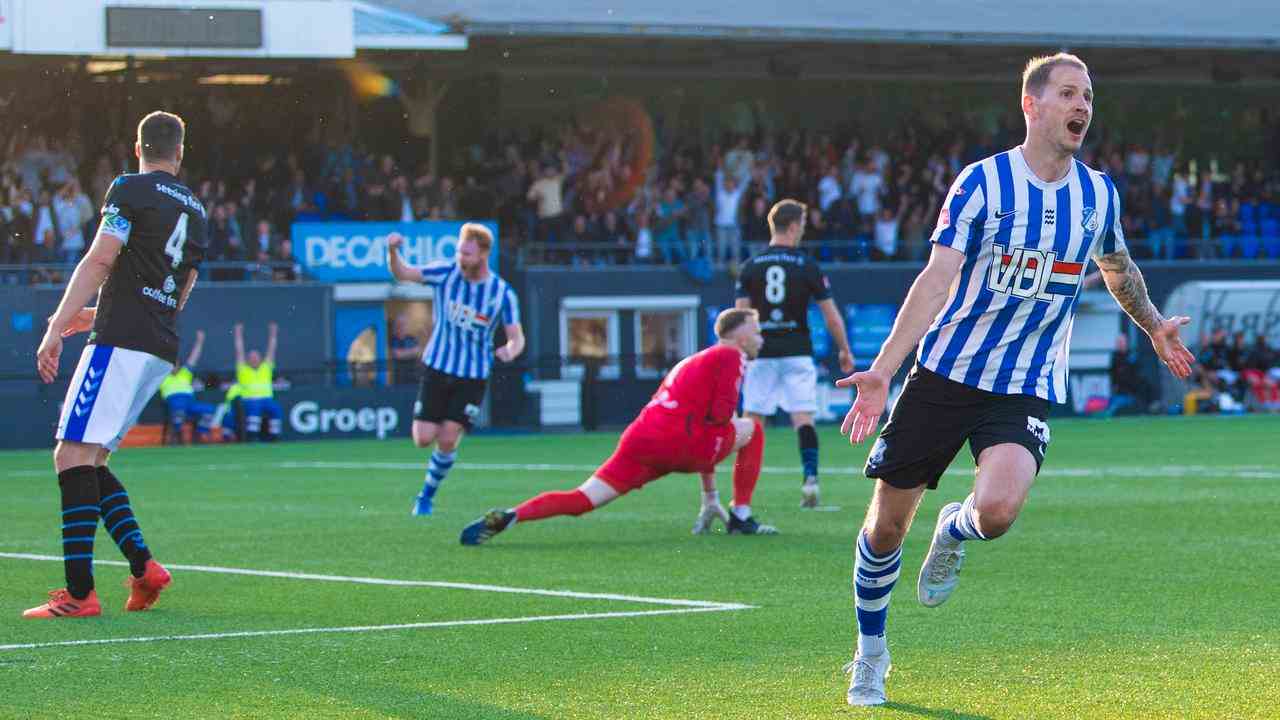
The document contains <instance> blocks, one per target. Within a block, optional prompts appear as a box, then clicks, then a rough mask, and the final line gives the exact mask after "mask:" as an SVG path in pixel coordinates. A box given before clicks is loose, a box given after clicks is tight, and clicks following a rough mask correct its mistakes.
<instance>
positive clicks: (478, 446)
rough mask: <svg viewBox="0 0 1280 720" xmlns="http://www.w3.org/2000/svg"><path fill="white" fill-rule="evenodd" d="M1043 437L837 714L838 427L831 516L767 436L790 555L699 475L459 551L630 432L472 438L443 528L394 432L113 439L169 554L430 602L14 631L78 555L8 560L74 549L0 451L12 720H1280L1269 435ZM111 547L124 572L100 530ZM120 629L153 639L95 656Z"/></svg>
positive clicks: (374, 601) (411, 455)
mask: <svg viewBox="0 0 1280 720" xmlns="http://www.w3.org/2000/svg"><path fill="white" fill-rule="evenodd" d="M1053 434H1054V437H1053V444H1052V445H1051V447H1050V449H1049V458H1048V461H1047V463H1046V465H1045V472H1044V473H1043V474H1042V475H1041V477H1040V478H1039V480H1038V481H1037V483H1036V486H1035V488H1034V489H1033V491H1032V494H1031V499H1030V501H1029V503H1028V505H1027V507H1026V510H1025V512H1024V513H1023V516H1022V517H1021V519H1020V520H1019V521H1018V524H1017V525H1016V526H1015V527H1014V529H1013V530H1012V531H1011V533H1010V534H1009V535H1007V536H1006V537H1004V538H1001V539H1000V540H998V541H996V542H992V543H988V544H978V543H971V544H970V546H969V557H968V560H967V562H966V566H965V571H964V574H963V575H962V582H961V585H960V588H959V590H958V591H957V593H956V595H955V596H954V597H953V598H952V599H951V601H950V602H949V603H947V604H946V605H944V606H943V607H941V608H938V609H933V610H930V609H926V608H924V607H922V606H920V605H919V604H918V603H917V602H916V600H915V597H914V595H915V593H914V590H915V578H916V573H917V571H918V569H919V564H920V560H921V557H922V555H923V553H924V550H925V549H926V547H927V542H928V537H929V532H930V530H931V528H932V526H933V519H934V516H935V514H936V512H937V510H938V508H939V507H940V506H941V505H942V504H943V503H944V502H947V501H950V500H958V499H961V498H963V497H964V495H965V494H966V493H967V492H968V490H969V487H970V484H971V477H970V475H969V469H970V468H971V465H972V464H971V462H970V460H969V458H968V455H967V451H965V453H964V454H962V456H961V457H960V458H959V459H958V460H957V462H956V465H955V467H954V468H953V470H952V472H951V473H950V474H949V475H948V476H947V477H946V478H945V479H944V480H943V484H942V487H941V489H940V490H939V491H938V492H934V493H929V494H928V495H927V497H926V499H925V502H924V504H923V506H922V508H921V514H920V517H919V518H918V521H917V522H916V524H915V526H914V528H913V529H912V531H911V533H910V536H909V537H908V539H907V542H906V547H905V551H904V561H903V573H902V580H901V581H900V582H899V584H898V587H897V589H896V591H895V593H894V596H893V601H892V604H891V606H890V612H889V641H890V648H891V651H892V653H893V659H894V664H895V668H894V670H893V672H892V674H891V675H890V676H889V683H888V692H889V698H890V701H891V704H890V705H889V706H886V707H884V708H880V709H874V710H864V709H852V708H848V707H846V706H845V703H844V695H845V689H846V687H847V679H846V677H845V676H844V675H843V674H842V673H841V672H840V668H841V665H842V664H843V663H845V662H846V661H847V660H849V658H850V655H851V652H852V638H853V632H854V630H853V604H852V600H851V593H850V564H851V549H852V543H853V538H854V534H855V531H856V529H857V527H858V525H859V524H860V522H861V520H862V515H863V511H864V509H865V506H866V503H867V500H868V497H869V493H870V489H871V484H870V482H869V481H867V480H865V479H863V478H862V477H861V475H860V473H856V472H855V471H854V468H857V467H859V466H860V465H861V462H862V460H863V459H864V458H865V456H866V452H867V446H865V445H864V446H863V447H861V448H850V447H849V446H848V445H847V443H845V442H844V441H843V439H842V438H840V437H839V436H838V434H837V433H836V431H835V429H834V428H832V427H827V428H823V429H822V430H821V436H822V461H823V464H824V467H825V471H824V474H823V503H824V505H827V506H838V508H839V509H838V510H835V509H832V510H830V511H827V512H810V511H802V510H800V509H799V507H798V501H799V498H800V495H799V471H798V457H797V455H798V454H797V452H796V449H795V445H796V441H795V436H794V434H793V433H792V432H791V431H790V430H787V429H783V428H775V429H772V430H771V431H770V434H769V438H768V445H767V449H766V456H765V464H766V465H767V466H769V468H768V469H769V470H770V471H769V472H767V473H766V474H765V475H764V476H763V478H762V480H761V484H760V488H759V490H758V492H757V496H756V502H755V508H756V511H757V514H758V516H759V517H760V518H761V519H762V520H764V521H766V522H770V523H774V524H776V525H777V526H778V527H779V528H780V530H781V532H782V534H781V535H779V536H777V537H758V538H750V537H748V538H743V537H728V536H726V535H724V534H723V533H722V532H721V533H718V534H716V535H713V536H707V537H693V536H691V535H690V534H689V526H690V524H691V522H692V521H693V518H694V515H695V513H696V510H697V503H698V488H697V481H696V479H695V478H693V477H690V476H673V477H669V478H666V479H663V480H660V481H658V482H657V483H655V484H653V485H650V486H649V487H648V488H646V489H644V490H643V491H642V492H639V493H636V494H634V495H632V496H628V497H625V498H623V499H621V500H619V501H617V502H616V503H614V504H613V505H612V506H610V507H607V508H604V509H602V510H600V511H598V512H596V513H593V514H590V515H587V516H585V517H582V518H577V519H575V518H556V519H552V520H547V521H545V522H539V523H530V524H529V525H527V526H517V527H515V528H514V529H513V530H511V531H510V532H508V533H505V534H503V535H501V536H499V537H498V538H496V539H495V540H494V541H493V542H492V543H491V544H489V545H487V546H484V547H480V548H467V547H461V546H460V545H459V544H458V540H457V538H458V532H459V530H460V529H461V528H462V526H463V525H465V524H466V523H467V522H469V521H471V520H472V519H473V518H475V517H477V516H478V515H479V514H480V513H482V512H483V511H484V510H486V509H488V508H490V507H494V506H504V507H505V506H510V505H513V504H515V503H517V502H518V501H520V500H523V499H524V498H526V497H528V496H530V495H532V494H535V493H537V492H540V491H542V490H547V489H567V488H571V487H574V486H576V485H577V484H578V483H579V482H581V480H582V479H583V478H584V477H585V476H586V475H587V472H585V471H583V470H581V469H579V468H578V466H582V467H592V466H594V465H596V464H598V463H599V462H600V461H601V460H603V459H604V457H605V456H606V455H607V454H608V452H609V451H610V450H611V449H612V446H613V443H614V440H615V437H616V436H614V435H610V434H585V435H516V436H477V437H473V438H468V439H467V440H466V441H465V443H464V444H463V447H462V449H461V454H460V457H459V463H460V465H459V466H458V467H457V468H456V469H455V470H454V471H453V473H452V475H451V476H450V477H449V479H448V481H447V482H446V484H445V486H444V487H443V489H442V491H441V493H440V495H439V496H438V509H437V512H436V515H435V516H434V517H432V518H429V519H422V518H413V517H410V515H409V508H410V506H411V501H412V498H413V496H414V494H415V493H416V492H417V491H418V488H419V487H420V483H421V477H422V471H421V464H422V462H423V461H424V460H425V457H424V454H423V453H422V452H420V451H418V450H415V449H414V448H413V447H412V446H411V445H410V443H409V442H408V441H394V442H372V441H371V442H328V443H307V444H293V445H274V446H250V447H242V446H235V447H207V448H206V447H198V448H176V449H155V450H129V451H125V452H122V453H120V454H119V456H118V457H117V458H116V460H115V461H114V462H113V467H114V468H115V470H116V472H117V474H118V475H119V476H120V478H121V480H122V481H123V482H124V483H125V484H126V486H127V487H128V488H129V490H130V494H131V496H132V500H133V504H134V508H135V510H136V511H137V513H138V517H139V520H140V521H141V524H142V528H143V530H144V531H145V533H146V537H147V540H148V542H149V543H150V544H151V546H152V548H153V549H154V550H155V552H156V555H157V558H158V559H160V560H161V561H162V562H164V563H166V564H170V565H183V566H211V567H217V568H236V569H251V570H260V571H276V572H280V573H286V574H289V573H293V574H310V575H323V576H343V577H360V578H375V579H385V580H404V581H427V582H426V583H424V584H416V585H415V584H412V583H411V584H402V585H396V584H387V583H356V582H347V581H334V580H325V579H319V578H299V577H285V576H270V575H268V576H263V575H249V574H239V573H220V572H209V571H207V570H197V569H194V568H192V569H185V570H183V569H175V570H174V578H175V581H174V585H173V586H172V587H171V588H170V589H169V590H168V591H167V592H166V593H165V594H164V596H163V597H162V599H161V602H160V603H159V605H158V606H157V607H156V608H155V609H154V610H153V611H151V612H147V613H137V614H129V615H126V614H125V613H124V612H123V604H124V598H125V595H126V591H125V590H124V588H123V587H122V582H123V580H124V577H125V574H126V572H127V571H126V569H125V568H124V567H121V566H119V565H107V564H100V565H99V566H98V569H97V583H98V590H99V595H100V597H101V598H102V602H103V606H104V608H103V611H104V614H103V616H102V617H101V618H97V619H90V620H79V621H54V622H35V621H24V620H22V619H21V618H20V614H21V611H22V610H23V609H25V608H27V607H30V606H32V605H35V604H37V603H38V602H40V601H42V600H43V599H44V594H45V591H46V590H49V589H52V588H54V587H58V586H60V585H61V584H62V579H61V578H62V566H61V563H60V562H51V561H41V560H37V559H23V558H18V557H14V555H21V554H29V555H44V556H53V555H56V554H57V553H59V552H60V548H61V546H60V543H59V537H58V529H57V528H58V500H57V492H56V483H55V479H54V477H53V475H52V472H51V470H50V463H49V457H48V454H47V453H44V452H11V453H4V454H0V484H2V487H3V489H4V491H5V492H4V499H5V508H4V512H3V513H2V514H0V518H3V523H2V524H3V532H0V553H3V554H4V555H3V556H0V577H3V582H2V583H0V646H3V647H4V649H0V717H3V718H60V719H61V718H68V717H94V718H116V717H119V718H140V717H158V718H160V717H162V718H211V717H234V718H276V717H289V718H309V719H310V718H448V719H449V720H463V719H467V718H475V719H484V720H489V719H502V718H511V719H515V718H547V719H552V720H574V719H578V718H672V719H677V718H678V719H681V720H683V719H688V718H708V719H711V718H716V719H719V718H743V719H746V718H752V719H755V718H962V719H976V718H1037V719H1040V718H1071V719H1076V718H1182V717H1197V718H1214V719H1217V718H1236V717H1238V718H1275V717H1278V716H1280V709H1278V708H1280V600H1278V599H1277V598H1278V596H1280V592H1278V591H1280V573H1277V570H1278V569H1280V561H1278V560H1277V558H1278V557H1280V554H1278V553H1277V548H1280V531H1278V530H1277V527H1278V524H1277V520H1278V519H1280V419H1277V418H1266V417H1256V418H1234V419H1223V418H1185V419H1184V418H1153V419H1133V420H1113V421H1070V420H1060V421H1057V422H1055V423H1053ZM540 464H541V465H543V467H535V466H537V465H540ZM477 465H482V466H486V467H483V468H477V467H475V466H477ZM499 468H501V469H499ZM720 487H721V493H722V496H724V497H725V498H726V499H727V497H728V495H729V492H730V487H731V484H730V478H729V471H728V468H725V469H723V470H722V472H721V477H720ZM97 556H98V558H99V559H104V560H107V559H109V560H112V561H118V560H120V557H119V554H118V552H117V551H116V550H115V548H114V545H113V544H112V542H111V540H110V538H109V537H108V536H107V535H106V533H105V532H99V534H98V543H97ZM431 582H437V583H459V584H463V585H488V586H498V587H500V588H536V589H544V590H553V591H570V592H571V593H582V594H587V596H586V597H578V596H572V595H570V596H565V595H558V594H527V593H511V592H495V591H493V590H491V589H490V590H486V589H479V588H472V587H457V586H442V585H438V584H436V585H433V584H430V583H431ZM592 594H604V595H623V596H642V597H648V598H664V599H676V600H686V601H703V602H704V603H707V604H704V605H697V604H694V605H690V604H679V603H677V604H674V605H673V604H666V605H663V604H654V603H645V602H636V601H633V600H629V599H625V598H623V599H617V598H608V597H604V598H602V597H592V596H591V595H592ZM737 605H747V606H752V607H750V608H747V609H734V608H735V607H736V606H737ZM654 611H663V612H665V613H666V614H653V613H654ZM584 614H585V615H593V616H596V617H592V618H587V619H583V618H576V617H574V616H578V615H584ZM528 618H544V619H540V620H528ZM499 619H501V620H508V621H510V622H503V623H495V622H491V621H493V620H499ZM460 621H482V622H476V623H471V624H462V623H461V622H460ZM388 625H392V626H394V625H409V626H411V627H402V628H400V629H386V628H384V627H382V626H388ZM352 628H356V629H354V630H353V629H352ZM335 629H336V630H335ZM298 630H315V631H321V632H305V633H300V632H291V631H298ZM281 631H290V632H283V633H282V632H281ZM191 636H200V637H191ZM147 638H155V639H147ZM163 638H168V639H163ZM175 638H177V639H175ZM126 639H143V640H142V641H138V642H109V643H96V644H83V641H94V640H112V641H115V640H126ZM73 642H76V643H82V644H67V643H73ZM30 645H38V647H14V646H30Z"/></svg>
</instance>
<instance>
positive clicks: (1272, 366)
mask: <svg viewBox="0 0 1280 720" xmlns="http://www.w3.org/2000/svg"><path fill="white" fill-rule="evenodd" d="M1242 374H1243V376H1244V381H1245V385H1247V386H1248V388H1249V391H1250V393H1251V394H1252V395H1253V397H1254V399H1255V400H1256V401H1257V402H1258V404H1260V405H1261V406H1262V407H1263V408H1264V409H1266V410H1268V411H1270V412H1277V411H1280V353H1277V352H1276V351H1275V350H1273V349H1272V348H1271V346H1270V345H1269V344H1268V343H1267V336H1266V335H1265V334H1263V333H1257V334H1256V335H1255V336H1254V338H1253V346H1252V347H1250V349H1249V354H1248V356H1247V357H1246V358H1245V370H1244V372H1243V373H1242Z"/></svg>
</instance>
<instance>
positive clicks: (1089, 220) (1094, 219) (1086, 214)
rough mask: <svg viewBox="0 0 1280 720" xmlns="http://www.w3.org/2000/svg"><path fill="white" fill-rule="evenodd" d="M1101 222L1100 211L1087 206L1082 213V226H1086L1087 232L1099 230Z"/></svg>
mask: <svg viewBox="0 0 1280 720" xmlns="http://www.w3.org/2000/svg"><path fill="white" fill-rule="evenodd" d="M1099 224H1100V223H1099V222H1098V211H1097V210H1095V209H1094V208H1092V207H1087V208H1085V209H1084V210H1083V211H1082V212H1081V213H1080V227H1082V228H1084V229H1085V231H1086V232H1090V233H1096V232H1098V225H1099Z"/></svg>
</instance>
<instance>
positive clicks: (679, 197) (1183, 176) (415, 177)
mask: <svg viewBox="0 0 1280 720" xmlns="http://www.w3.org/2000/svg"><path fill="white" fill-rule="evenodd" d="M5 129H6V131H7V133H6V137H7V139H6V140H5V142H4V146H3V147H0V153H2V154H0V265H6V264H8V265H13V264H24V263H70V262H73V261H75V260H76V259H77V258H78V257H79V256H80V255H81V254H82V253H83V252H84V250H85V247H86V242H87V241H88V240H91V239H92V233H93V229H94V228H95V227H96V223H97V209H98V208H97V205H98V201H99V200H100V198H101V197H102V196H103V195H104V193H105V191H106V189H107V185H108V184H109V183H110V182H111V179H112V178H113V177H114V176H115V175H116V174H118V173H120V172H127V171H129V170H130V169H131V167H132V166H133V164H134V161H133V157H132V151H131V148H129V147H128V146H127V145H126V144H125V143H123V142H116V143H114V144H112V145H111V146H110V147H108V148H105V149H103V150H101V151H98V152H87V149H86V148H85V147H82V146H81V144H80V143H79V142H78V141H77V140H76V139H75V137H74V136H71V137H65V138H59V137H50V136H47V135H45V134H42V133H41V132H40V131H39V130H38V129H36V128H35V126H26V125H24V126H21V127H13V128H5ZM1099 135H1101V134H1099ZM961 138H963V139H961ZM1017 142H1018V138H1017V137H1015V136H1014V133H1012V132H1007V131H1006V132H999V133H995V134H992V133H978V132H968V133H956V132H954V129H951V130H949V131H948V133H947V134H945V135H935V134H931V133H929V132H928V131H926V130H924V129H922V128H919V127H916V126H914V125H912V124H907V125H904V126H903V127H902V128H901V129H900V130H899V131H897V132H895V133H892V134H890V135H889V136H887V137H883V138H878V137H863V136H860V135H859V134H856V133H851V132H842V133H835V132H810V131H790V132H781V133H759V134H755V135H746V134H734V135H725V136H724V137H722V138H721V140H720V141H719V142H712V143H700V142H698V141H696V140H694V139H692V138H680V137H677V138H674V139H666V138H657V139H656V140H650V141H648V142H646V141H645V138H642V137H640V133H638V132H637V131H635V130H616V129H608V130H603V129H593V128H585V127H576V126H566V127H561V128H560V129H558V130H557V131H554V132H549V133H541V132H537V131H532V130H526V131H519V132H514V131H513V132H509V133H507V134H504V135H501V136H494V137H490V138H489V139H488V140H487V141H486V142H484V143H480V144H477V145H475V146H472V147H467V148H457V149H455V150H454V151H453V152H452V153H451V154H452V158H451V159H452V160H453V162H451V163H449V164H450V166H451V167H456V168H458V172H457V173H456V174H442V175H439V176H436V175H434V174H432V173H431V172H430V170H429V169H428V165H427V163H425V162H419V161H417V159H411V158H398V157H397V156H396V155H393V154H388V153H377V152H373V151H371V150H369V149H368V148H366V147H365V146H364V145H362V144H361V143H359V142H356V141H350V142H333V141H329V142H323V141H319V140H318V139H316V138H314V137H310V138H309V141H307V142H301V143H299V145H298V146H297V147H296V148H295V149H291V150H283V151H280V152H276V153H272V152H257V153H255V154H254V156H253V157H250V158H240V159H239V160H236V161H228V160H227V159H226V158H225V157H223V156H221V155H219V156H216V157H215V158H213V159H212V160H211V161H208V162H206V163H204V165H205V166H204V167H202V166H198V165H194V164H192V165H191V166H188V167H184V171H183V174H184V178H183V180H184V181H186V182H187V184H188V185H189V186H190V187H192V188H193V189H194V190H195V191H196V192H197V194H198V195H199V197H200V198H201V199H202V200H203V201H204V202H205V204H206V207H207V208H208V212H209V218H210V249H209V257H208V259H209V260H212V261H232V262H258V263H270V262H273V261H274V262H279V263H291V262H292V247H291V246H290V240H289V235H288V228H289V227H290V225H291V223H293V222H294V221H297V220H393V221H400V220H404V221H408V220H423V219H460V218H472V217H496V218H497V219H498V220H499V223H500V225H501V226H502V227H503V228H504V242H509V243H512V244H514V245H517V246H518V245H523V244H527V243H534V246H536V247H539V248H541V249H542V253H541V254H540V255H537V254H535V255H533V256H532V259H535V260H538V261H550V262H565V263H567V262H597V263H602V262H603V263H615V262H616V263H669V264H674V263H680V262H683V261H686V260H689V259H692V258H706V259H707V260H709V261H711V262H712V263H713V264H716V265H723V264H726V263H731V262H736V261H737V260H739V259H741V258H743V257H745V255H746V253H747V252H748V248H749V247H750V246H751V245H753V244H758V243H763V242H767V240H768V237H769V230H768V226H767V222H766V215H767V213H768V209H769V207H770V205H771V204H772V203H773V202H774V201H775V200H777V199H780V198H783V197H791V198H798V199H801V200H803V201H805V202H806V203H807V204H808V205H809V207H810V216H809V223H808V231H807V233H806V238H807V239H808V241H810V242H812V241H815V240H817V241H834V242H829V243H825V244H824V245H825V247H823V248H822V249H821V250H820V254H821V255H822V256H823V258H824V259H827V260H831V259H839V260H850V261H860V260H871V261H878V260H894V259H896V260H920V259H922V258H923V257H924V256H925V255H926V253H927V238H928V235H929V232H930V230H931V229H932V227H933V224H934V222H935V219H936V217H937V212H938V210H939V207H940V204H941V202H942V201H943V199H944V198H945V195H946V192H947V188H948V186H949V185H950V183H951V181H952V179H953V178H954V177H955V175H956V174H957V173H958V172H959V171H960V170H961V169H962V168H963V167H964V166H965V165H966V164H968V163H969V162H971V161H973V160H975V159H977V158H980V157H984V156H986V155H988V154H991V153H992V152H995V151H997V150H998V149H999V148H1002V147H1009V146H1012V145H1014V144H1016V143H1017ZM405 147H406V148H408V147H411V145H409V144H406V146H405ZM655 148H656V149H655ZM250 152H253V151H250ZM1082 160H1084V161H1085V162H1086V163H1088V164H1090V165H1093V166H1096V167H1099V168H1101V169H1104V170H1105V171H1107V172H1108V173H1109V174H1110V175H1111V176H1112V178H1114V179H1115V181H1116V184H1117V186H1118V187H1119V189H1120V191H1121V192H1122V193H1123V201H1124V208H1125V217H1124V222H1125V226H1126V227H1125V230H1126V233H1127V235H1128V237H1129V238H1131V240H1132V245H1133V246H1134V250H1135V253H1136V254H1138V255H1139V256H1146V257H1157V258H1164V259H1176V258H1200V259H1216V258H1257V257H1269V258H1280V172H1277V168H1276V167H1275V166H1274V163H1264V162H1262V161H1254V162H1252V163H1245V162H1238V163H1235V164H1234V165H1233V166H1231V167H1229V168H1228V167H1220V166H1219V165H1218V164H1217V163H1216V161H1211V162H1208V163H1204V162H1197V161H1196V160H1194V159H1188V158H1186V157H1184V155H1183V153H1182V152H1181V151H1180V150H1179V149H1178V148H1177V147H1175V146H1174V145H1172V144H1169V143H1166V142H1157V143H1155V144H1154V145H1150V146H1148V145H1142V144H1131V143H1121V142H1113V141H1111V140H1109V139H1107V138H1105V136H1102V137H1101V138H1100V139H1099V140H1098V141H1097V142H1095V143H1094V144H1091V145H1089V146H1087V147H1086V148H1085V150H1084V152H1083V156H1082ZM507 229H509V230H507ZM557 248H563V249H557ZM273 274H274V276H275V277H276V278H277V279H291V278H293V277H294V276H295V270H294V269H293V268H292V267H291V266H289V267H288V268H285V269H282V268H278V267H277V268H276V269H275V271H274V273H273Z"/></svg>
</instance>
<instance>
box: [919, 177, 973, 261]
mask: <svg viewBox="0 0 1280 720" xmlns="http://www.w3.org/2000/svg"><path fill="white" fill-rule="evenodd" d="M984 183H985V176H984V173H983V171H982V165H981V164H974V165H970V166H969V167H967V168H965V169H964V170H962V171H961V172H960V174H959V175H958V176H957V177H956V180H955V182H954V183H952V184H951V191H950V192H948V193H947V199H946V201H945V202H944V203H943V204H942V210H941V211H940V212H939V213H938V226H937V227H936V228H934V231H933V237H931V238H929V242H932V243H937V244H939V245H944V246H946V247H949V248H951V249H953V250H959V251H960V252H967V251H968V250H969V249H970V248H969V245H970V243H971V242H974V238H973V237H972V236H973V229H974V228H973V223H974V220H975V219H976V218H978V216H980V215H981V216H983V217H985V216H986V212H985V210H986V204H987V199H986V193H985V191H984V187H983V186H984ZM977 240H981V236H979V237H978V238H977Z"/></svg>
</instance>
